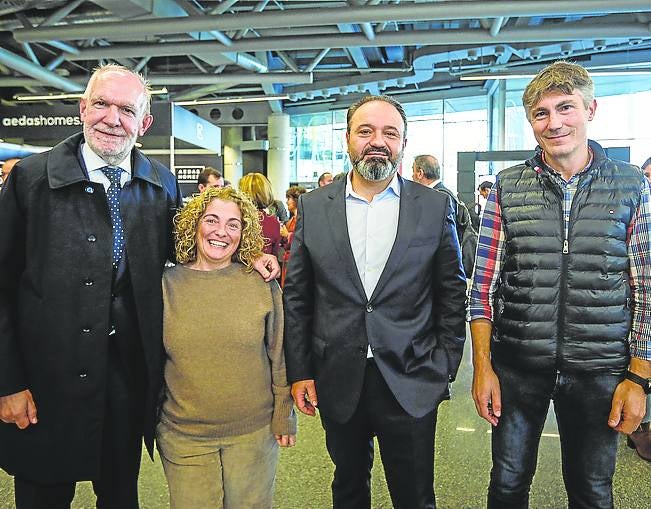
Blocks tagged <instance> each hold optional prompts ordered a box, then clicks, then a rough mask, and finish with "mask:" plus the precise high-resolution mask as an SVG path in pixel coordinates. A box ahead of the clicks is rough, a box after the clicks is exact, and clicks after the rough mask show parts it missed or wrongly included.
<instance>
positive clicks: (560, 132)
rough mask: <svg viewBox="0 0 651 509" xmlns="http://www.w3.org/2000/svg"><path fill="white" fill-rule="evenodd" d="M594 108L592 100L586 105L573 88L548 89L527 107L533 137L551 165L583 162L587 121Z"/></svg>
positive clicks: (558, 165) (589, 119)
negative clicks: (570, 91) (571, 91)
mask: <svg viewBox="0 0 651 509" xmlns="http://www.w3.org/2000/svg"><path fill="white" fill-rule="evenodd" d="M596 109H597V103H596V101H595V100H594V99H593V100H592V101H591V102H590V103H589V104H588V105H587V106H586V105H585V100H584V98H583V94H581V92H580V91H579V90H577V89H575V90H574V92H573V93H572V94H570V95H568V94H564V93H563V92H560V91H552V92H548V93H547V94H545V95H543V96H542V98H541V99H540V100H539V101H538V102H537V103H536V104H535V105H534V106H533V107H532V108H531V110H530V111H529V122H530V123H531V127H532V128H533V133H534V136H535V137H536V141H537V142H538V144H539V145H540V147H541V148H542V149H543V151H544V152H545V158H546V160H547V162H548V163H549V164H550V165H551V166H552V167H553V168H557V169H560V168H563V167H565V166H568V165H569V166H576V165H577V164H578V165H579V166H580V165H581V164H585V162H586V159H587V158H588V157H589V155H588V134H587V129H588V122H590V121H591V120H592V118H593V117H594V114H595V111H596ZM577 169H578V168H577ZM581 169H582V168H581Z"/></svg>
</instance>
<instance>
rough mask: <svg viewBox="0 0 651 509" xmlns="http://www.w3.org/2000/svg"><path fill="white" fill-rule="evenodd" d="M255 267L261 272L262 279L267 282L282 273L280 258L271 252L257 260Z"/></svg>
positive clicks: (254, 263)
mask: <svg viewBox="0 0 651 509" xmlns="http://www.w3.org/2000/svg"><path fill="white" fill-rule="evenodd" d="M253 268H254V269H255V270H257V271H258V272H259V273H260V275H261V276H262V279H264V280H265V281H266V282H267V283H268V282H269V281H273V280H274V279H276V278H277V277H278V276H279V274H280V265H278V258H276V257H275V256H274V255H270V254H263V255H262V256H261V257H260V258H258V259H257V260H256V261H255V262H253Z"/></svg>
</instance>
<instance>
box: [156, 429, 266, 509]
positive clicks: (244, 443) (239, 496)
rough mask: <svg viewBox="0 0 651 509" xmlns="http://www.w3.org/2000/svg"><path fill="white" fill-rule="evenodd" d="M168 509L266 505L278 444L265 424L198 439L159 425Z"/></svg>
mask: <svg viewBox="0 0 651 509" xmlns="http://www.w3.org/2000/svg"><path fill="white" fill-rule="evenodd" d="M157 445H158V452H159V453H160V456H161V459H162V462H163V469H164V470H165V477H166V478H167V484H168V487H169V492H170V509H212V508H215V509H270V508H271V506H272V500H273V488H274V479H275V476H276V465H277V463H278V444H277V442H276V440H275V438H274V436H273V435H272V434H271V430H270V427H269V426H265V427H264V428H262V429H260V430H258V431H254V432H253V433H248V434H246V435H240V436H235V437H226V438H198V437H192V436H188V435H184V434H181V433H178V432H177V431H175V430H173V429H170V428H169V427H168V426H166V425H165V424H164V423H160V424H159V425H158V430H157Z"/></svg>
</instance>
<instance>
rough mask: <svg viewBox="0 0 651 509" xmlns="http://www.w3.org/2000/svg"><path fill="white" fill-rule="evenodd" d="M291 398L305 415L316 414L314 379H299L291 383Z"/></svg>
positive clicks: (316, 403) (316, 402)
mask: <svg viewBox="0 0 651 509" xmlns="http://www.w3.org/2000/svg"><path fill="white" fill-rule="evenodd" d="M292 398H294V402H295V403H296V408H298V409H299V410H300V411H301V412H302V413H304V414H305V415H310V416H314V415H316V407H317V405H318V401H317V397H316V386H315V385H314V380H299V381H298V382H294V383H293V384H292Z"/></svg>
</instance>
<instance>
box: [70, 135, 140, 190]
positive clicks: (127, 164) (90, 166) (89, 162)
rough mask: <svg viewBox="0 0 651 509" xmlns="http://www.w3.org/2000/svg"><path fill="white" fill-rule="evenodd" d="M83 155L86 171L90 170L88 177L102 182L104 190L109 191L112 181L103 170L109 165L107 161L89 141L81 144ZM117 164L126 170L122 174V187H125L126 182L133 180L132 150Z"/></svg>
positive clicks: (92, 180) (99, 182)
mask: <svg viewBox="0 0 651 509" xmlns="http://www.w3.org/2000/svg"><path fill="white" fill-rule="evenodd" d="M81 157H83V158H84V164H86V171H87V172H88V178H89V179H90V181H91V182H96V183H98V184H102V185H103V186H104V190H105V191H108V188H109V186H110V185H111V181H110V180H109V179H108V177H107V176H106V175H104V172H103V171H102V170H101V168H104V167H105V166H107V164H106V161H104V159H102V158H101V157H100V156H98V155H97V154H96V153H95V152H93V149H91V148H90V146H89V145H88V143H84V144H83V145H82V146H81ZM115 166H116V167H120V168H122V170H124V171H122V173H121V174H120V187H124V184H126V183H127V182H129V180H131V152H129V155H128V156H127V157H126V158H125V159H124V161H122V162H121V163H120V164H117V165H115Z"/></svg>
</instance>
